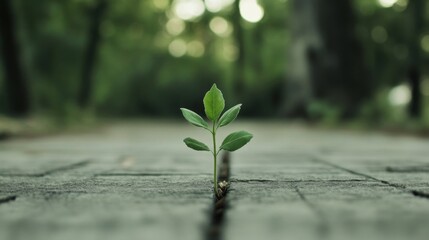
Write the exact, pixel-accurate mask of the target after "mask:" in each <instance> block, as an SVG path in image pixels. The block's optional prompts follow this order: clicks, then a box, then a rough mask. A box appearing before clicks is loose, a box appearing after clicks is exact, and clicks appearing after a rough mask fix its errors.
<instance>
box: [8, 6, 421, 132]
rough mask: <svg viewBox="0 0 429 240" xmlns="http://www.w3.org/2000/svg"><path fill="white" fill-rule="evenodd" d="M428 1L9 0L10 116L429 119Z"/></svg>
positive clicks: (63, 118)
mask: <svg viewBox="0 0 429 240" xmlns="http://www.w3.org/2000/svg"><path fill="white" fill-rule="evenodd" d="M428 13H429V4H427V3H426V0H332V1H320V0H127V1H113V0H67V1H55V0H38V1H27V0H0V44H1V45H0V56H1V57H0V65H1V67H0V99H1V101H0V114H1V115H3V116H8V117H28V116H49V117H52V118H53V119H58V120H60V121H63V122H67V121H69V120H70V119H79V116H85V115H88V114H89V115H91V116H98V117H102V118H104V117H114V118H124V117H151V116H154V117H170V116H171V117H176V116H177V117H178V116H180V111H179V107H187V108H191V109H195V110H198V111H200V112H201V111H202V107H203V106H202V97H203V95H204V93H205V92H206V91H207V90H208V89H209V88H210V86H211V85H212V83H217V84H218V86H219V88H220V89H221V90H222V91H223V92H224V95H225V98H226V100H227V104H228V105H233V104H235V103H238V102H241V103H243V104H244V110H243V111H242V114H243V115H245V116H247V117H257V118H284V119H294V118H299V119H307V120H310V121H315V122H328V123H338V122H342V121H358V122H365V123H369V124H373V125H386V124H393V125H394V124H399V125H401V124H404V125H407V124H409V123H410V122H411V123H412V124H415V125H423V126H425V125H429V111H428V110H427V109H428V108H427V107H425V106H428V104H429V102H428V101H429V75H428V74H429V72H428V68H427V67H425V66H428V64H429V18H428Z"/></svg>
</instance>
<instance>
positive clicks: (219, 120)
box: [180, 84, 253, 196]
mask: <svg viewBox="0 0 429 240" xmlns="http://www.w3.org/2000/svg"><path fill="white" fill-rule="evenodd" d="M203 102H204V110H205V113H206V116H207V118H208V119H209V120H210V121H211V123H212V125H211V126H209V124H208V123H207V122H206V121H205V120H204V119H203V118H202V117H201V116H200V115H198V114H197V113H195V112H193V111H191V110H189V109H186V108H180V110H181V111H182V114H183V117H185V119H186V120H187V121H188V122H190V123H191V124H192V125H195V126H197V127H201V128H204V129H206V130H207V131H209V132H210V133H211V134H212V137H213V149H210V148H209V147H208V146H207V145H206V144H204V143H202V142H200V141H198V140H195V139H193V138H189V137H188V138H185V139H184V140H183V141H184V142H185V144H186V146H188V147H189V148H192V149H194V150H197V151H209V152H211V153H212V154H213V161H214V169H213V171H214V174H213V182H214V192H215V194H216V196H218V195H219V192H218V183H217V156H218V155H219V152H220V151H221V150H225V151H229V152H233V151H235V150H237V149H240V148H241V147H243V146H244V145H246V144H247V143H248V142H249V141H250V139H252V137H253V135H252V134H250V133H248V132H246V131H238V132H233V133H231V134H229V135H228V136H227V137H226V138H225V139H224V140H223V142H222V144H221V145H220V147H219V148H216V132H217V130H218V128H220V127H223V126H226V125H228V124H229V123H231V122H232V121H234V119H235V118H236V117H237V115H238V113H239V112H240V109H241V104H237V105H235V106H234V107H232V108H230V109H229V110H227V111H226V112H224V113H223V114H222V111H223V109H224V108H225V100H224V99H223V94H222V92H221V91H220V90H219V89H218V88H217V87H216V84H213V86H212V87H211V88H210V90H209V91H208V92H207V93H206V95H205V96H204V99H203ZM221 114H222V116H221Z"/></svg>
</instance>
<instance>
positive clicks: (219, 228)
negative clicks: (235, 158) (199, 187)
mask: <svg viewBox="0 0 429 240" xmlns="http://www.w3.org/2000/svg"><path fill="white" fill-rule="evenodd" d="M230 162H231V161H230V154H229V152H225V154H224V155H223V156H222V161H221V163H220V166H219V175H218V182H219V183H221V182H223V181H226V182H228V183H229V177H230V166H231V164H230ZM227 193H228V189H226V190H225V192H224V193H223V194H222V196H221V197H220V198H218V197H217V196H214V197H213V198H214V199H213V200H214V201H213V208H212V212H211V215H210V217H211V221H210V225H209V226H208V228H207V230H206V238H205V239H207V240H222V239H223V226H224V222H225V212H226V210H227V209H228V205H227V201H226V197H227Z"/></svg>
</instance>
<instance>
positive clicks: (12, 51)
mask: <svg viewBox="0 0 429 240" xmlns="http://www.w3.org/2000/svg"><path fill="white" fill-rule="evenodd" d="M0 36H1V37H0V41H1V53H2V58H3V59H2V61H3V65H4V73H5V75H4V76H5V91H6V94H5V95H6V101H7V106H8V109H7V112H8V113H9V114H11V115H14V116H23V115H26V114H28V112H29V110H30V102H29V92H28V86H27V82H26V79H25V76H24V72H23V68H22V65H21V55H20V49H19V43H18V39H17V33H16V26H15V20H14V13H13V5H12V1H11V0H0Z"/></svg>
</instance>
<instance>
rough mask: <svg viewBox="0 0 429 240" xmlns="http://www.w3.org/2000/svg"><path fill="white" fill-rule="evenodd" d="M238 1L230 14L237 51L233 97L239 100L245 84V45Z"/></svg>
mask: <svg viewBox="0 0 429 240" xmlns="http://www.w3.org/2000/svg"><path fill="white" fill-rule="evenodd" d="M239 4H240V1H239V0H237V1H235V2H234V11H233V14H232V18H231V20H232V25H233V29H234V32H233V34H234V40H235V45H236V47H237V50H238V56H237V59H236V61H235V68H234V77H233V87H232V89H233V95H234V96H235V97H236V98H240V97H241V96H242V95H243V92H244V82H245V71H246V69H245V66H246V65H245V64H246V63H245V50H244V49H245V45H244V44H245V43H244V35H243V34H244V33H243V27H242V25H241V21H242V20H241V15H240V7H239Z"/></svg>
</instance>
